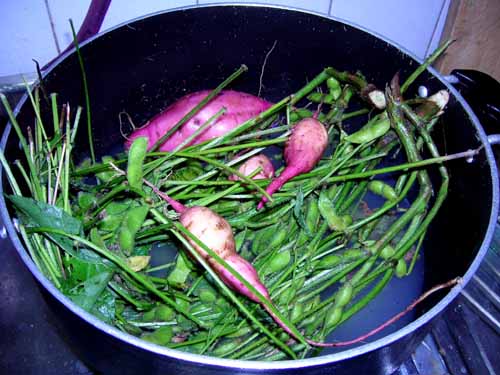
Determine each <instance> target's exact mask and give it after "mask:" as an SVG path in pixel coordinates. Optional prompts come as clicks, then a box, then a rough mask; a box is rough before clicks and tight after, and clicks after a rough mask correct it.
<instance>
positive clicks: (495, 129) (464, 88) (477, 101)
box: [444, 69, 500, 144]
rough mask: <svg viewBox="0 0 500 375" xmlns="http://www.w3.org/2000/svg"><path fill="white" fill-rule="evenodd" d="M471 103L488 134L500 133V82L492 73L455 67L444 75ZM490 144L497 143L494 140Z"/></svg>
mask: <svg viewBox="0 0 500 375" xmlns="http://www.w3.org/2000/svg"><path fill="white" fill-rule="evenodd" d="M444 78H445V79H446V80H447V81H448V82H449V83H450V84H452V85H453V86H454V87H455V88H456V89H457V90H458V92H460V94H461V95H462V96H463V97H464V99H465V100H466V101H467V103H468V104H469V105H470V107H471V108H472V110H473V111H474V113H475V114H476V116H477V117H478V119H479V121H480V122H481V124H482V126H483V127H484V130H485V131H486V134H496V133H500V129H499V125H500V96H499V95H498V93H499V92H500V83H499V82H498V81H497V80H496V79H494V78H493V77H491V76H490V75H488V74H486V73H483V72H480V71H477V70H471V69H455V70H453V71H452V72H451V74H450V75H448V76H445V77H444ZM493 140H494V137H493V138H492V140H491V141H490V144H497V143H498V142H497V141H496V142H493V143H492V141H493Z"/></svg>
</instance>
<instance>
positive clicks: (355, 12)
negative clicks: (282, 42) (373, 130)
mask: <svg viewBox="0 0 500 375" xmlns="http://www.w3.org/2000/svg"><path fill="white" fill-rule="evenodd" d="M45 1H47V2H48V4H49V5H50V9H51V11H52V15H53V18H54V24H55V31H56V36H57V39H58V41H59V45H60V47H61V49H64V48H66V46H67V45H68V44H70V43H71V39H72V38H71V32H70V27H69V22H68V20H69V19H70V18H71V19H72V20H73V23H74V24H75V28H77V29H78V27H79V26H80V24H81V22H82V21H83V19H84V17H85V14H86V12H87V8H88V6H89V4H90V0H16V1H12V0H0V15H1V17H2V18H1V20H2V21H1V22H0V35H1V38H2V39H1V40H0V77H2V76H6V75H14V74H20V73H25V72H32V71H34V64H33V62H32V59H33V58H34V59H37V60H38V61H39V62H40V63H41V64H42V65H43V64H45V63H47V62H48V61H50V60H51V59H52V58H53V57H55V56H56V55H57V50H56V47H55V42H54V38H53V35H52V32H51V29H50V23H49V20H48V15H47V10H46V7H45ZM450 1H452V0H420V1H417V0H379V1H374V0H314V1H311V0H267V1H266V0H258V1H257V2H260V3H267V4H277V5H288V6H292V7H297V8H302V9H308V10H312V11H315V12H319V13H325V14H331V15H334V16H336V17H339V18H342V19H345V20H348V21H351V22H354V23H357V24H359V25H362V26H364V27H366V28H368V29H370V30H373V31H375V32H377V33H379V34H381V35H384V36H386V37H387V38H389V39H391V40H393V41H395V42H397V43H399V44H400V45H401V46H404V47H405V48H407V49H408V50H410V51H411V52H413V53H414V54H415V55H417V56H418V57H420V58H424V57H425V56H426V55H427V54H428V53H429V52H432V51H433V50H434V48H436V46H437V44H438V42H439V38H440V36H441V32H442V29H443V27H444V22H445V20H446V15H447V11H448V7H449V4H450ZM213 2H214V1H212V0H112V1H111V5H110V8H109V11H108V14H107V15H106V18H105V19H104V23H103V27H102V30H106V29H108V28H111V27H113V26H115V25H117V24H120V23H122V22H125V21H128V20H130V19H133V18H136V17H140V16H143V15H145V14H149V13H153V12H156V11H160V10H164V9H170V8H177V7H181V6H186V5H195V4H208V3H213ZM219 2H224V1H219ZM226 2H234V1H226ZM240 2H256V1H252V0H240Z"/></svg>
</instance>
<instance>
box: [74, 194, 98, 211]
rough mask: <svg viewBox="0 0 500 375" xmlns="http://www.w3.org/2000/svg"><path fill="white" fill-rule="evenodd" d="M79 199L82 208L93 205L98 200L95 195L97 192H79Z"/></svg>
mask: <svg viewBox="0 0 500 375" xmlns="http://www.w3.org/2000/svg"><path fill="white" fill-rule="evenodd" d="M77 199H78V206H79V207H80V208H81V209H85V210H87V209H89V208H91V207H93V206H94V205H95V203H96V202H97V197H96V196H95V194H92V193H86V192H79V193H78V197H77Z"/></svg>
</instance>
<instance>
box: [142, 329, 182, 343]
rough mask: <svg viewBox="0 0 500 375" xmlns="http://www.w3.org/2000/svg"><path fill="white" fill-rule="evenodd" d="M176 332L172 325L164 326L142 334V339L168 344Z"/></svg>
mask: <svg viewBox="0 0 500 375" xmlns="http://www.w3.org/2000/svg"><path fill="white" fill-rule="evenodd" d="M173 336H174V333H173V331H172V327H171V326H162V327H160V328H158V329H156V330H155V331H154V332H151V333H146V334H144V335H142V337H141V338H142V339H143V340H146V341H149V342H152V343H154V344H158V345H166V344H168V343H169V342H170V340H171V339H172V337H173Z"/></svg>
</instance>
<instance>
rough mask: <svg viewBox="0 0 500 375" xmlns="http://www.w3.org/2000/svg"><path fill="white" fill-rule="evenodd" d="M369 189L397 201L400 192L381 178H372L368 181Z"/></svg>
mask: <svg viewBox="0 0 500 375" xmlns="http://www.w3.org/2000/svg"><path fill="white" fill-rule="evenodd" d="M368 190H370V191H371V192H373V193H375V194H377V195H380V196H381V197H384V198H385V199H387V200H389V201H395V200H397V199H398V194H397V193H396V191H395V190H394V188H393V187H392V186H391V185H389V184H386V183H385V182H383V181H380V180H372V181H370V182H369V183H368Z"/></svg>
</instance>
